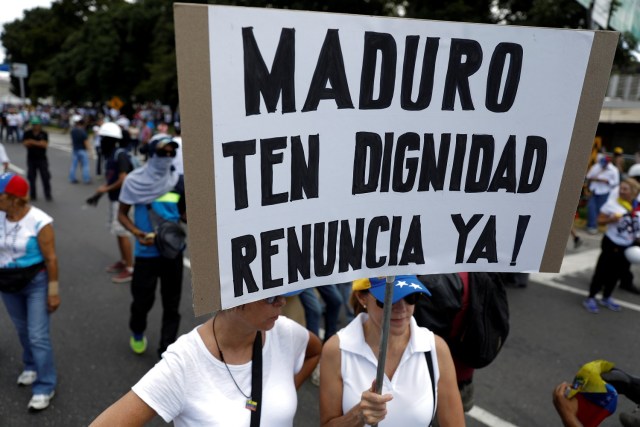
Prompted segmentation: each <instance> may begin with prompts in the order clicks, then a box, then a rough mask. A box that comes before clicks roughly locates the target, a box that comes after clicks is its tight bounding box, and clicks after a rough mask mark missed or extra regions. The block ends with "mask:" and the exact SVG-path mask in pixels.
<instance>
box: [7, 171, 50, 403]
mask: <svg viewBox="0 0 640 427" xmlns="http://www.w3.org/2000/svg"><path fill="white" fill-rule="evenodd" d="M28 194H29V184H27V181H25V179H24V178H22V177H20V176H18V175H15V174H13V173H5V174H2V175H0V220H1V222H0V282H2V283H3V286H4V285H6V284H7V283H5V282H7V281H8V282H9V284H11V285H13V286H15V287H14V289H7V288H4V289H5V290H7V291H6V292H1V294H2V300H3V301H4V305H5V307H6V308H7V312H8V313H9V317H11V321H12V322H13V325H14V326H15V328H16V331H17V332H18V337H19V339H20V344H21V345H22V349H23V354H22V362H23V364H24V368H23V371H22V373H21V374H20V376H19V377H18V385H20V386H27V385H31V388H32V393H33V396H32V397H31V400H30V401H29V404H28V408H29V410H33V411H38V410H42V409H46V408H47V407H48V406H49V403H50V401H51V399H52V398H53V396H54V394H55V388H56V382H57V375H56V368H55V364H54V360H53V350H52V348H51V337H50V331H49V315H50V314H51V313H53V312H54V311H55V310H56V309H57V308H58V306H59V305H60V296H59V294H58V261H57V257H56V251H55V243H54V231H53V226H52V225H51V224H52V222H53V219H52V218H51V217H50V216H49V215H47V214H46V213H44V212H43V211H41V210H40V209H38V208H36V207H35V206H31V205H30V204H29V198H28ZM18 276H19V277H18ZM19 280H23V284H20V283H18V281H19ZM9 291H11V292H9ZM5 369H6V367H5Z"/></svg>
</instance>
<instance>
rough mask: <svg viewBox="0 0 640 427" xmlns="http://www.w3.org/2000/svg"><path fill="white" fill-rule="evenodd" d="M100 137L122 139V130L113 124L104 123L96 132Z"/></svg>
mask: <svg viewBox="0 0 640 427" xmlns="http://www.w3.org/2000/svg"><path fill="white" fill-rule="evenodd" d="M98 135H100V136H110V137H111V138H115V139H122V129H121V128H120V126H118V125H117V124H115V123H113V122H107V123H104V124H103V125H102V126H100V129H99V130H98Z"/></svg>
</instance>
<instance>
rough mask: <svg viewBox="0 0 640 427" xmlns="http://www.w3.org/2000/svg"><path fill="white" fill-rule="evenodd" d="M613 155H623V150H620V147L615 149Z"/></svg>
mask: <svg viewBox="0 0 640 427" xmlns="http://www.w3.org/2000/svg"><path fill="white" fill-rule="evenodd" d="M613 153H614V154H624V150H623V149H622V147H616V148H614V149H613Z"/></svg>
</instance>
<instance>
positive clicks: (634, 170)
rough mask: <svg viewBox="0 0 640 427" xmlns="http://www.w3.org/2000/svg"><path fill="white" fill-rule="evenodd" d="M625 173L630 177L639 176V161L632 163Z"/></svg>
mask: <svg viewBox="0 0 640 427" xmlns="http://www.w3.org/2000/svg"><path fill="white" fill-rule="evenodd" d="M627 175H629V176H630V177H632V178H634V177H640V163H636V164H635V165H632V166H631V167H630V168H629V171H628V172H627Z"/></svg>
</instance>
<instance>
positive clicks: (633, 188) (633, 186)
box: [620, 178, 640, 198]
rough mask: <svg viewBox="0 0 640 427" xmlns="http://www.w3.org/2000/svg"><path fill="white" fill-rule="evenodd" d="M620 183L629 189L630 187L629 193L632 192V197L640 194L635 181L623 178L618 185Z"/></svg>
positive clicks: (638, 186) (639, 187) (639, 185)
mask: <svg viewBox="0 0 640 427" xmlns="http://www.w3.org/2000/svg"><path fill="white" fill-rule="evenodd" d="M622 183H626V184H627V185H628V186H629V187H631V191H632V192H633V194H634V196H637V195H638V193H640V184H639V183H638V181H636V180H635V179H633V178H625V179H623V180H622V181H621V182H620V184H622ZM634 198H635V197H634Z"/></svg>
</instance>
